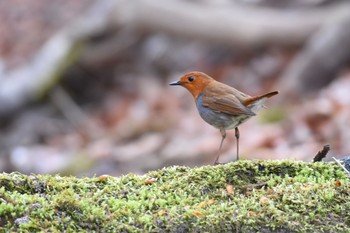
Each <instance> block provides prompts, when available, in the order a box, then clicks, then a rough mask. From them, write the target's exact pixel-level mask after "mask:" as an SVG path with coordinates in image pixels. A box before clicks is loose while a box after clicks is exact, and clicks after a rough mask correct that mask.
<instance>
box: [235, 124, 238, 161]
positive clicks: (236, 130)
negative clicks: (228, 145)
mask: <svg viewBox="0 0 350 233" xmlns="http://www.w3.org/2000/svg"><path fill="white" fill-rule="evenodd" d="M235 136H236V139H237V160H236V161H238V160H239V130H238V127H236V128H235Z"/></svg>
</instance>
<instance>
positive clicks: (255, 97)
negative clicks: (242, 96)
mask: <svg viewBox="0 0 350 233" xmlns="http://www.w3.org/2000/svg"><path fill="white" fill-rule="evenodd" d="M277 94H278V91H271V92H269V93H266V94H264V95H258V96H252V97H251V98H249V99H247V100H246V101H244V105H245V106H248V105H250V104H252V103H254V102H256V101H258V100H261V99H264V98H270V97H272V96H274V95H277Z"/></svg>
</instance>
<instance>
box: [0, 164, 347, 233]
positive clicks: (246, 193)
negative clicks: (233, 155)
mask: <svg viewBox="0 0 350 233" xmlns="http://www.w3.org/2000/svg"><path fill="white" fill-rule="evenodd" d="M149 178H152V179H151V181H150V182H149V180H150V179H149ZM229 186H230V188H228V187H229ZM232 187H233V189H232ZM349 194H350V185H349V181H348V178H347V177H346V175H345V174H344V173H343V171H342V170H341V169H340V168H339V167H338V166H337V165H336V164H334V163H313V164H311V163H303V162H297V161H239V162H235V163H230V164H226V165H219V166H204V167H200V168H193V169H192V168H188V167H178V166H173V167H167V168H164V169H161V170H158V171H152V172H149V173H148V174H145V175H143V176H137V175H134V174H128V175H125V176H122V177H107V178H106V177H105V176H104V177H102V178H101V177H100V178H99V177H94V178H82V179H78V178H76V177H61V176H58V175H56V176H50V175H31V176H26V175H22V174H20V173H11V174H5V173H3V174H0V230H1V231H9V232H32V231H38V230H43V231H49V232H57V231H59V232H62V231H67V232H81V231H107V232H145V231H148V232H152V231H153V232H159V231H164V232H231V231H243V232H256V231H264V232H276V231H281V232H315V231H317V232H320V231H321V232H347V231H350V227H349V225H350V216H349V214H348V213H349V212H350V195H349Z"/></svg>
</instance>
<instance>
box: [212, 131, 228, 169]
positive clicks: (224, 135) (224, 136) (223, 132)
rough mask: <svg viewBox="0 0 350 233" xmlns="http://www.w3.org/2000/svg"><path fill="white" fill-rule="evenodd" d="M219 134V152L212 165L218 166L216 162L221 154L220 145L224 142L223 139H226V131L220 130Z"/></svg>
mask: <svg viewBox="0 0 350 233" xmlns="http://www.w3.org/2000/svg"><path fill="white" fill-rule="evenodd" d="M220 133H221V136H222V138H221V142H220V147H219V152H218V155H217V157H216V159H215V162H214V165H217V164H219V162H218V161H219V157H220V154H221V147H222V143H223V142H224V140H225V138H226V131H225V129H224V128H221V129H220Z"/></svg>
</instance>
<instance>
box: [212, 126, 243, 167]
mask: <svg viewBox="0 0 350 233" xmlns="http://www.w3.org/2000/svg"><path fill="white" fill-rule="evenodd" d="M220 133H221V136H222V138H221V142H220V147H219V152H218V155H217V157H216V159H215V162H214V165H217V164H220V163H219V162H218V161H219V158H220V154H221V147H222V144H223V143H224V140H225V138H226V131H225V129H223V128H221V129H220ZM235 137H236V139H237V151H236V153H237V155H236V156H237V157H236V158H237V159H236V161H238V160H239V130H238V127H236V128H235Z"/></svg>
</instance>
